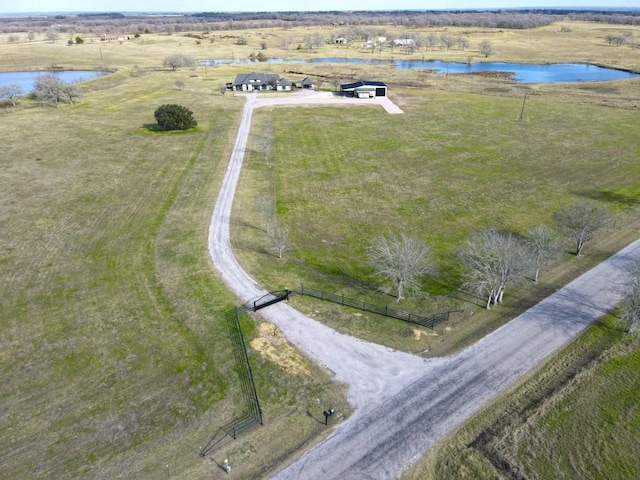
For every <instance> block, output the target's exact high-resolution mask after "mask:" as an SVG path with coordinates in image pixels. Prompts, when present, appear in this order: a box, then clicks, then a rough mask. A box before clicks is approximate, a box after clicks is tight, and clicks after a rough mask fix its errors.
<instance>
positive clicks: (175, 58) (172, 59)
mask: <svg viewBox="0 0 640 480" xmlns="http://www.w3.org/2000/svg"><path fill="white" fill-rule="evenodd" d="M195 64H196V61H195V60H194V59H193V57H191V56H189V55H185V54H184V53H174V54H173V55H169V56H168V57H167V58H165V59H164V61H163V62H162V65H164V66H165V67H169V68H171V69H172V70H173V71H175V70H177V69H178V68H180V67H191V66H193V65H195Z"/></svg>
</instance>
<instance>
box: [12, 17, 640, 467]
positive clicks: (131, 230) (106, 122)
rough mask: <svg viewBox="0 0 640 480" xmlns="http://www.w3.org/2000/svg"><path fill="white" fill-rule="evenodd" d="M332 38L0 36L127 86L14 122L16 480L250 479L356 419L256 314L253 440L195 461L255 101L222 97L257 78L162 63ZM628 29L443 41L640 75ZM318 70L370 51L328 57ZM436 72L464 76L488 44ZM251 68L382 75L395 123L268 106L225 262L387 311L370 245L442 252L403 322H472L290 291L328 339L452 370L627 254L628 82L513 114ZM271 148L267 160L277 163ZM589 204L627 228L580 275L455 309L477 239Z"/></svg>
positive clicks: (213, 377) (224, 411)
mask: <svg viewBox="0 0 640 480" xmlns="http://www.w3.org/2000/svg"><path fill="white" fill-rule="evenodd" d="M330 28H335V29H337V28H338V27H322V28H319V27H309V28H308V29H307V28H299V29H292V30H288V29H264V30H259V31H255V30H254V31H231V32H212V33H209V34H207V35H206V36H205V40H203V41H202V42H200V44H199V45H198V44H197V43H196V42H195V40H194V38H192V37H188V36H185V35H182V34H174V35H160V34H149V35H146V34H145V35H142V37H141V38H139V39H132V40H130V41H125V42H100V41H99V40H98V39H97V36H96V35H92V34H89V33H86V32H73V35H70V36H75V35H76V34H80V35H82V36H83V37H84V38H85V43H84V44H82V45H72V46H69V45H67V44H66V39H65V38H63V37H61V38H60V39H59V40H58V41H57V42H55V43H52V42H48V41H45V40H44V38H37V39H36V40H35V41H34V42H27V41H21V42H18V43H7V42H0V64H1V65H2V68H3V70H7V71H9V70H44V69H48V68H51V67H55V68H75V69H87V68H98V69H106V70H109V71H113V72H114V73H113V74H111V75H110V76H107V77H103V78H101V79H98V80H94V81H91V82H86V83H83V84H82V85H81V86H80V89H81V90H82V92H83V97H82V99H81V100H80V102H79V103H77V104H75V105H63V106H61V107H60V108H58V109H56V108H46V107H43V106H42V105H40V104H38V103H36V102H35V101H34V100H32V99H30V98H22V99H20V101H19V102H18V106H17V107H16V108H12V107H9V106H8V105H2V106H3V108H2V109H1V110H0V131H2V147H3V148H2V153H1V154H0V179H1V181H2V188H1V189H0V329H1V330H2V335H1V336H0V382H2V385H3V389H2V391H1V392H0V451H1V452H2V455H1V457H0V458H1V461H0V463H1V466H0V471H2V475H3V476H6V477H7V478H70V479H71V478H127V479H129V478H157V477H162V478H163V477H167V478H185V479H188V478H211V477H214V476H216V475H220V472H221V471H220V469H219V467H218V463H220V462H221V459H223V458H225V456H228V457H229V458H230V459H231V460H232V461H233V465H234V473H236V474H237V475H238V476H239V478H261V477H266V476H268V475H269V474H270V473H272V472H273V471H274V469H277V468H279V467H280V466H282V465H283V464H284V463H286V462H288V461H290V460H291V459H293V458H295V457H296V456H297V455H299V454H300V453H301V452H302V451H303V450H304V449H305V448H307V447H308V446H310V445H312V444H313V443H314V442H317V441H318V440H319V439H321V438H323V436H324V435H325V434H326V433H327V430H326V429H325V428H324V426H323V425H319V423H318V421H317V419H314V418H315V417H314V416H317V415H318V412H322V410H323V409H324V408H326V405H329V404H331V405H333V406H335V407H336V408H337V410H338V411H339V412H340V413H341V414H344V415H348V413H349V407H348V404H347V402H346V398H345V392H344V390H343V387H342V386H339V385H335V384H334V383H332V382H331V379H330V376H329V375H328V373H327V372H325V371H324V370H322V369H321V368H318V367H315V366H313V365H312V364H311V363H310V362H308V361H307V360H306V359H305V358H304V357H303V356H302V355H300V353H299V352H297V351H296V350H294V349H290V347H288V346H287V345H286V342H284V341H282V340H281V337H279V336H278V334H277V332H275V331H269V332H268V335H267V334H265V332H266V331H267V330H266V329H265V325H264V324H262V323H261V322H260V319H259V318H256V319H255V320H256V321H255V322H250V321H245V323H244V327H245V328H246V334H247V341H248V343H249V345H250V355H251V359H252V365H253V367H254V375H255V377H256V383H257V386H258V394H259V396H260V399H261V402H262V407H263V410H264V416H265V424H264V426H261V427H258V428H256V429H255V430H254V431H253V432H252V433H251V434H249V435H246V436H243V437H240V438H239V439H238V440H236V441H233V442H228V443H225V444H224V445H222V446H221V447H220V448H219V449H217V450H215V451H214V452H213V453H212V454H211V455H210V456H208V457H207V458H205V459H200V457H198V456H197V452H198V449H199V447H200V446H202V445H203V444H204V443H206V441H207V440H208V439H209V438H210V436H211V435H212V434H213V433H215V432H216V431H217V430H218V429H219V428H220V427H221V426H222V425H224V424H226V423H228V422H230V421H231V420H233V419H234V417H235V415H237V414H239V413H240V412H239V409H241V405H239V403H238V401H237V399H238V396H239V394H240V388H241V386H240V384H239V382H238V380H237V376H236V373H235V364H234V360H233V358H234V357H233V354H232V347H231V345H230V344H229V339H228V334H227V332H226V330H225V322H224V319H223V312H224V311H226V310H227V309H228V308H230V307H232V306H233V305H235V304H236V302H237V300H236V299H235V298H234V297H233V296H232V295H231V294H230V293H229V292H228V291H227V290H226V289H225V287H224V286H223V285H222V283H221V282H220V280H219V278H218V277H217V275H216V274H215V271H214V270H213V268H212V265H211V262H210V259H209V256H208V253H207V250H206V242H207V234H208V232H207V230H208V226H209V221H210V215H211V211H212V207H213V204H214V202H215V199H216V196H217V191H218V186H219V184H220V182H221V179H222V176H223V173H224V169H225V167H226V161H227V160H228V158H229V153H230V151H231V147H232V145H233V142H234V139H235V132H236V129H237V125H238V121H239V118H240V113H241V109H242V106H243V101H242V99H240V98H237V97H234V96H233V95H225V96H222V95H221V94H220V90H219V86H220V85H221V84H224V83H226V82H228V81H231V80H232V79H233V78H234V76H235V75H236V73H238V72H246V71H247V68H248V67H247V66H246V65H240V64H234V65H230V66H224V67H208V68H204V67H194V68H189V69H180V70H178V71H176V72H171V71H167V70H164V69H162V68H161V65H162V61H163V59H164V58H165V57H166V56H168V55H170V54H173V53H186V54H189V55H192V56H194V57H195V58H197V59H206V58H229V57H236V58H244V57H247V56H249V54H251V53H254V52H257V51H258V49H259V45H260V42H261V41H266V42H267V44H268V48H267V52H266V53H267V54H270V55H271V54H272V55H273V56H291V57H295V56H309V55H310V53H309V52H305V51H304V50H302V51H301V50H297V49H296V48H295V47H294V48H293V49H283V48H281V47H280V45H282V40H283V39H285V38H288V37H290V36H291V37H292V40H293V43H292V45H294V46H295V45H297V44H298V43H301V42H303V39H304V35H306V34H307V33H308V32H314V31H321V32H323V33H324V34H328V30H329V29H330ZM620 28H621V27H617V26H615V27H614V26H606V25H592V24H582V23H577V22H574V23H572V32H571V33H567V34H566V35H565V34H564V33H563V34H562V35H563V36H562V37H559V35H560V34H559V33H558V32H557V30H558V29H559V26H557V25H556V26H555V27H552V26H550V27H544V28H541V29H534V30H530V31H517V32H516V31H514V32H511V31H505V32H497V31H485V30H478V29H454V31H455V33H460V34H465V35H469V36H470V38H471V39H472V42H477V41H479V40H481V39H482V38H484V37H486V36H487V35H489V34H490V35H491V40H492V41H494V42H495V46H496V47H497V48H496V55H495V57H493V58H492V60H512V61H518V60H520V61H522V59H523V58H526V59H530V61H538V60H539V59H541V58H547V59H548V60H549V61H557V60H561V61H593V62H594V63H599V64H604V65H613V66H620V67H623V68H629V69H635V70H640V68H639V67H638V64H637V58H636V57H635V56H633V55H632V54H631V53H630V52H632V51H631V50H630V49H615V48H610V47H605V46H604V45H603V41H602V38H603V37H604V35H606V34H607V33H615V32H617V31H619V30H620ZM633 28H635V29H636V30H637V27H631V29H633ZM400 33H401V32H400V31H398V32H390V33H389V36H393V35H396V34H400ZM423 33H426V31H425V32H423ZM437 33H439V34H440V33H442V32H440V31H438V32H437ZM239 35H246V36H247V38H248V40H249V42H248V44H247V45H246V46H239V45H237V44H236V43H235V41H236V39H237V37H238V36H239ZM558 38H562V41H561V42H560V41H558ZM526 46H531V48H525V47H526ZM312 55H318V56H330V55H333V56H340V55H344V56H362V55H369V54H365V53H363V52H362V51H360V50H358V49H357V48H354V47H348V48H342V47H337V46H334V45H325V46H323V47H322V48H321V49H320V50H318V51H314V52H312ZM402 55H404V54H401V53H400V52H398V51H397V50H396V51H394V52H388V51H385V52H383V56H385V58H386V57H389V56H394V57H398V58H400V57H402ZM425 55H426V54H425ZM434 56H437V57H441V58H443V59H449V60H455V59H463V57H464V59H465V61H466V58H467V57H472V58H473V59H474V60H473V61H475V59H476V57H477V52H475V53H474V52H464V53H463V52H440V53H438V54H437V55H436V54H435V53H434ZM402 58H404V57H402ZM407 58H409V57H407ZM414 58H415V57H414ZM252 67H254V66H253V65H252ZM255 69H256V70H270V71H272V72H277V73H281V74H283V75H286V76H288V77H291V78H292V79H298V78H302V77H304V76H305V75H315V76H317V77H319V78H323V79H325V84H324V86H323V88H324V89H325V90H331V89H333V86H332V85H330V83H329V79H330V78H332V77H336V78H340V79H345V80H349V79H352V78H358V77H360V76H364V75H366V76H375V77H376V78H378V79H381V80H383V81H387V82H388V83H389V85H390V96H391V98H392V100H394V101H395V102H396V103H397V104H398V105H399V106H400V107H401V108H402V109H403V110H404V111H405V113H404V114H403V115H397V116H392V115H388V114H386V113H385V112H384V111H383V110H382V109H380V108H370V107H355V108H345V107H340V106H336V107H334V106H331V107H315V108H306V107H296V108H286V109H285V108H271V109H264V110H260V111H257V112H256V113H255V117H254V122H253V130H252V137H251V140H250V152H249V154H248V156H247V158H246V165H245V168H244V170H243V174H242V178H241V184H240V191H239V193H238V197H237V201H236V208H235V211H234V219H233V226H232V242H233V244H234V248H235V252H236V254H237V255H238V257H239V259H240V260H241V261H242V262H243V265H244V266H245V268H246V269H247V270H248V271H249V272H250V273H251V274H252V275H253V276H255V277H256V278H258V279H259V280H260V282H262V283H263V284H264V285H265V287H267V288H272V289H274V290H276V289H277V290H279V289H281V288H282V287H283V286H289V287H290V288H295V287H297V286H298V285H300V284H301V283H304V284H309V285H311V286H314V287H318V288H325V289H327V290H330V291H332V292H339V293H345V294H347V295H350V296H354V297H357V298H363V299H366V300H368V301H371V302H372V303H379V304H380V303H382V304H383V303H390V304H391V303H392V302H393V299H392V298H391V297H386V296H384V295H382V294H380V293H378V292H377V290H376V289H377V285H376V283H375V281H374V279H373V277H372V272H371V269H370V268H369V266H368V265H367V263H366V258H365V255H364V252H365V249H366V247H367V245H368V244H369V242H370V241H371V239H372V237H373V236H374V235H376V234H378V233H389V232H394V231H402V232H404V233H408V234H411V235H415V236H418V237H420V238H422V239H424V240H425V242H427V243H429V244H430V245H431V246H432V248H433V250H434V252H435V254H436V258H437V259H438V263H439V266H440V269H439V273H438V274H437V275H434V276H433V277H432V278H429V279H426V280H425V283H424V292H423V294H422V295H421V296H419V297H418V298H414V299H407V300H406V301H403V302H402V303H401V304H400V306H399V308H406V309H409V310H411V311H416V312H418V313H434V312H435V311H442V310H446V309H452V308H454V309H462V310H463V311H464V312H463V313H462V314H457V315H456V316H454V317H452V319H451V321H450V322H449V324H447V325H443V326H440V327H438V329H437V330H436V331H435V332H429V331H425V330H422V329H414V328H413V327H412V326H411V325H409V324H404V323H401V322H397V321H394V320H389V319H379V318H377V317H373V316H368V315H364V314H361V313H360V312H357V311H351V310H348V309H343V308H339V307H336V306H327V305H324V304H321V303H320V302H316V301H313V300H309V299H306V298H299V297H294V298H293V299H292V302H293V303H294V304H295V306H296V307H298V308H300V309H302V310H303V311H305V312H307V313H308V314H309V315H312V316H316V317H317V318H319V319H320V320H321V321H324V322H326V323H328V324H330V325H332V326H335V327H336V328H338V329H341V330H344V331H347V332H350V333H354V334H356V335H358V336H361V337H363V338H367V339H371V340H374V341H379V342H382V343H385V344H387V345H391V346H394V347H397V348H403V349H405V350H409V351H416V352H417V351H422V350H424V349H429V351H430V353H431V354H438V353H440V354H443V353H448V352H451V351H454V350H455V349H457V348H460V347H461V346H463V345H466V344H469V343H470V342H472V341H473V340H474V339H475V338H477V337H479V336H481V335H483V334H485V333H487V332H489V331H491V330H492V329H493V328H495V327H496V326H497V325H499V324H501V323H503V322H504V321H506V320H508V319H509V318H511V317H512V316H513V315H514V314H515V313H517V311H519V310H521V309H522V308H525V307H526V306H527V305H528V304H531V303H532V302H535V301H536V300H537V299H539V298H542V297H543V296H544V295H546V294H547V293H548V292H549V291H553V290H554V289H555V288H557V287H558V286H560V285H562V284H564V283H566V282H567V281H568V280H570V279H571V278H573V277H574V276H575V275H577V274H578V273H580V272H581V271H584V270H585V269H587V268H589V266H591V265H593V264H595V263H597V262H598V261H599V260H601V259H602V258H604V257H605V256H607V255H609V254H610V253H611V252H613V251H615V250H616V249H618V248H620V247H621V246H623V245H624V244H625V243H628V242H629V241H631V240H633V239H635V237H636V236H637V231H638V230H637V229H638V225H639V223H640V222H639V218H638V215H637V202H638V200H639V198H638V192H639V191H640V185H639V181H638V178H640V176H639V174H640V167H639V166H638V165H639V162H638V160H640V158H638V147H639V145H638V140H637V135H636V134H635V132H637V131H638V130H639V128H638V127H639V125H638V124H639V120H638V115H637V108H638V107H637V105H640V100H639V98H638V93H637V92H638V88H637V87H638V83H637V82H606V83H603V84H599V85H597V86H591V85H572V86H564V85H563V86H535V87H528V88H527V93H528V97H527V98H528V99H527V103H526V108H525V111H524V115H523V118H522V119H521V120H519V119H518V118H519V116H520V112H521V106H522V100H523V94H524V89H523V87H522V86H520V85H517V84H514V83H513V82H509V81H505V80H499V79H482V78H474V77H466V76H462V77H456V76H442V75H434V74H432V73H430V72H400V71H392V70H391V69H390V68H388V67H376V68H375V69H369V68H363V67H344V66H340V65H331V66H317V65H316V66H305V67H301V68H299V69H298V70H299V71H298V72H296V73H291V72H287V70H290V67H286V66H283V65H277V64H269V63H268V64H266V65H264V68H260V66H259V65H257V66H255ZM178 81H179V82H182V83H183V84H184V88H180V89H179V88H178V87H177V82H178ZM163 103H178V104H181V105H184V106H186V107H188V108H189V109H190V110H192V111H193V112H194V117H195V118H196V120H197V121H198V127H197V128H196V129H194V130H193V131H189V132H184V133H180V134H171V133H169V134H165V133H157V132H153V131H152V130H151V129H150V128H149V127H150V126H151V125H152V124H153V122H154V118H153V112H154V111H155V109H156V108H157V107H158V106H160V105H162V104H163ZM264 137H268V138H270V139H271V140H272V145H273V148H272V150H271V151H270V152H269V158H268V159H265V156H264V152H263V151H261V147H260V141H261V138H264ZM267 160H268V164H267ZM264 192H275V193H276V197H277V207H278V208H277V209H278V215H279V216H280V218H281V219H282V221H283V222H284V223H285V224H287V225H288V226H289V227H290V228H291V242H290V246H291V248H290V250H289V251H287V252H285V258H284V260H282V261H278V260H277V259H276V257H275V256H274V254H273V251H271V250H270V249H269V246H268V243H267V240H266V236H265V234H264V232H263V231H262V227H261V219H260V218H259V214H258V213H257V210H256V206H255V196H256V194H258V193H264ZM579 198H593V199H597V200H601V201H605V202H607V204H608V205H609V206H610V207H611V208H612V210H614V212H615V213H616V217H617V224H616V228H615V229H614V230H611V231H610V232H608V234H607V235H605V236H603V237H602V238H600V239H599V240H598V241H596V242H593V243H590V244H588V245H587V247H586V249H585V253H586V255H585V257H584V258H582V259H580V260H576V259H574V258H573V257H571V256H570V255H569V254H567V255H565V256H564V257H563V258H561V259H560V261H558V262H557V263H556V264H554V265H551V266H550V267H549V269H548V270H547V271H546V272H543V276H542V280H541V284H540V285H539V286H537V287H536V288H534V289H531V288H529V287H528V286H526V287H525V288H524V289H523V290H520V291H512V292H507V297H506V299H507V305H505V306H504V307H502V308H501V309H494V310H491V311H490V312H486V311H483V310H482V309H481V308H480V307H479V304H478V303H477V302H476V300H475V299H473V298H471V297H468V296H464V295H460V294H458V293H457V292H456V290H455V289H456V287H457V285H458V284H459V278H460V272H459V268H458V266H457V264H456V262H455V256H454V253H455V249H456V247H457V246H458V245H460V243H461V242H462V241H463V240H464V238H465V237H466V235H467V234H468V233H469V232H470V231H472V230H473V229H475V228H478V227H480V226H483V225H490V224H497V225H500V226H502V227H504V228H506V229H511V230H513V231H515V232H519V233H522V232H524V231H525V230H526V228H527V227H528V226H529V225H532V224H535V223H548V222H549V220H550V216H551V214H552V212H553V211H554V210H555V209H557V208H558V207H559V206H561V205H564V204H566V203H568V202H571V201H573V200H575V199H579ZM394 306H395V305H394ZM472 312H475V315H474V316H473V317H472V318H470V317H469V314H470V313H472ZM434 333H435V335H434ZM274 352H276V353H277V352H281V353H282V354H283V355H285V356H286V357H287V359H288V360H290V361H293V365H294V366H296V368H295V369H292V367H291V366H292V364H291V362H290V363H280V360H281V358H280V357H278V356H277V355H275V356H274ZM301 372H302V373H301ZM614 388H616V387H615V386H612V387H611V389H614ZM336 419H339V417H336ZM532 468H534V467H532ZM535 468H537V467H535Z"/></svg>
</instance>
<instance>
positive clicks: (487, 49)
mask: <svg viewBox="0 0 640 480" xmlns="http://www.w3.org/2000/svg"><path fill="white" fill-rule="evenodd" d="M478 47H479V48H480V53H482V54H483V55H484V56H485V57H488V56H489V55H491V54H492V53H493V45H492V44H491V41H489V40H486V39H485V40H482V41H481V42H480V44H479V45H478Z"/></svg>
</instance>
